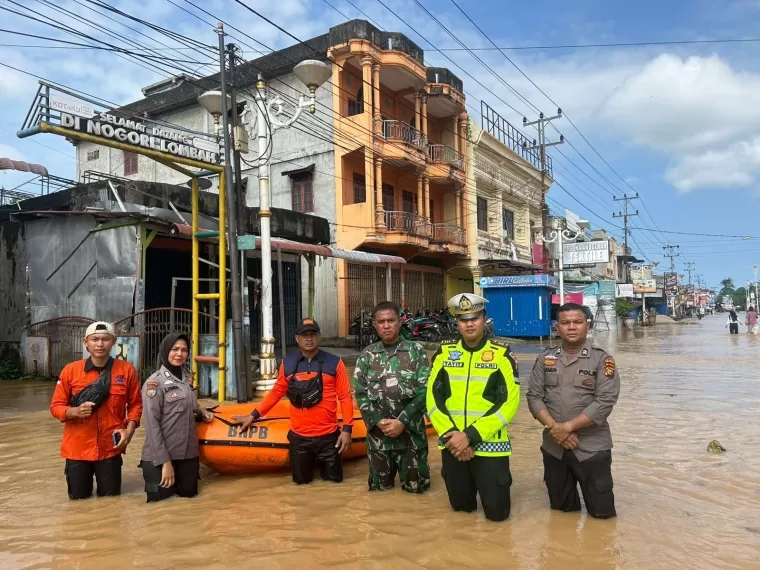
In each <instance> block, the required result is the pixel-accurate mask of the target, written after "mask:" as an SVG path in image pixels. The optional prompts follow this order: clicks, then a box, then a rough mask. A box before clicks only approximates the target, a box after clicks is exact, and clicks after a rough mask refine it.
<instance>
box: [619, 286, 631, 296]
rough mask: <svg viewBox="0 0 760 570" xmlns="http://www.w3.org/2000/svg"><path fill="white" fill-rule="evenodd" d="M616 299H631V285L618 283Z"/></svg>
mask: <svg viewBox="0 0 760 570" xmlns="http://www.w3.org/2000/svg"><path fill="white" fill-rule="evenodd" d="M617 296H618V297H633V285H631V284H630V283H620V284H619V285H618V286H617Z"/></svg>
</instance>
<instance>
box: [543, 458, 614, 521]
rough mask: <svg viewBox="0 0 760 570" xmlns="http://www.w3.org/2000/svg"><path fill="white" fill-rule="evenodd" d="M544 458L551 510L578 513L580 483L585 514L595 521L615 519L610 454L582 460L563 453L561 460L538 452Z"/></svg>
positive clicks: (545, 481)
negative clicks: (595, 519)
mask: <svg viewBox="0 0 760 570" xmlns="http://www.w3.org/2000/svg"><path fill="white" fill-rule="evenodd" d="M541 453H542V454H543V456H544V483H546V489H547V491H548V492H549V504H550V505H551V508H552V509H556V510H558V511H565V512H574V511H580V510H581V499H580V496H579V495H578V484H579V483H580V486H581V492H582V493H583V502H585V503H586V510H587V511H588V514H589V515H591V516H592V517H594V518H598V519H608V518H611V517H614V516H615V514H616V513H615V495H614V494H613V492H612V451H611V450H607V451H600V452H599V453H596V454H595V455H593V456H591V457H589V458H588V459H586V460H585V461H578V458H577V457H576V456H575V453H573V452H572V451H569V450H565V452H564V453H563V454H562V459H557V458H556V457H554V456H552V455H549V454H548V453H546V451H544V450H543V449H542V450H541Z"/></svg>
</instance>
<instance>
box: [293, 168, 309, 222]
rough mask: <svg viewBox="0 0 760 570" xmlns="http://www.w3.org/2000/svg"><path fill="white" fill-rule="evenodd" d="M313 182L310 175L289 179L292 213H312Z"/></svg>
mask: <svg viewBox="0 0 760 570" xmlns="http://www.w3.org/2000/svg"><path fill="white" fill-rule="evenodd" d="M313 182H314V179H313V177H312V176H311V174H309V175H305V176H300V177H298V178H291V179H290V184H291V193H292V197H293V211H294V212H301V213H303V214H310V213H312V212H314V185H313Z"/></svg>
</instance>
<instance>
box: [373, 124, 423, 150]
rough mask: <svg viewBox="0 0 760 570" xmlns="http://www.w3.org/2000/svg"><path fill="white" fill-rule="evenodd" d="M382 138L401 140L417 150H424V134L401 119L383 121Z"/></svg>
mask: <svg viewBox="0 0 760 570" xmlns="http://www.w3.org/2000/svg"><path fill="white" fill-rule="evenodd" d="M383 138H384V139H386V140H394V141H403V142H405V143H407V144H410V145H412V146H414V147H416V148H418V149H419V150H425V135H423V134H422V133H421V132H420V131H418V130H417V129H415V128H414V127H413V126H411V125H409V124H407V123H405V122H403V121H396V120H385V121H383Z"/></svg>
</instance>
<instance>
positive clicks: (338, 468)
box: [288, 430, 343, 485]
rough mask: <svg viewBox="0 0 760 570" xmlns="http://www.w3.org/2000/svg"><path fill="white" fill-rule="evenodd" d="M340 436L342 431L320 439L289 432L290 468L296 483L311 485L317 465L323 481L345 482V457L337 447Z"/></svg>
mask: <svg viewBox="0 0 760 570" xmlns="http://www.w3.org/2000/svg"><path fill="white" fill-rule="evenodd" d="M339 436H340V430H336V431H335V432H334V433H329V434H327V435H322V436H319V437H303V436H302V435H298V434H297V433H295V432H293V431H289V432H288V441H289V442H290V467H291V470H292V474H293V481H294V482H295V483H297V484H299V485H305V484H307V483H311V482H312V480H313V479H314V468H315V467H316V465H317V463H319V470H320V474H321V475H322V480H323V481H334V482H336V483H340V482H341V481H343V457H342V456H341V454H340V453H338V449H337V448H336V447H335V444H336V443H337V442H338V437H339Z"/></svg>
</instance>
